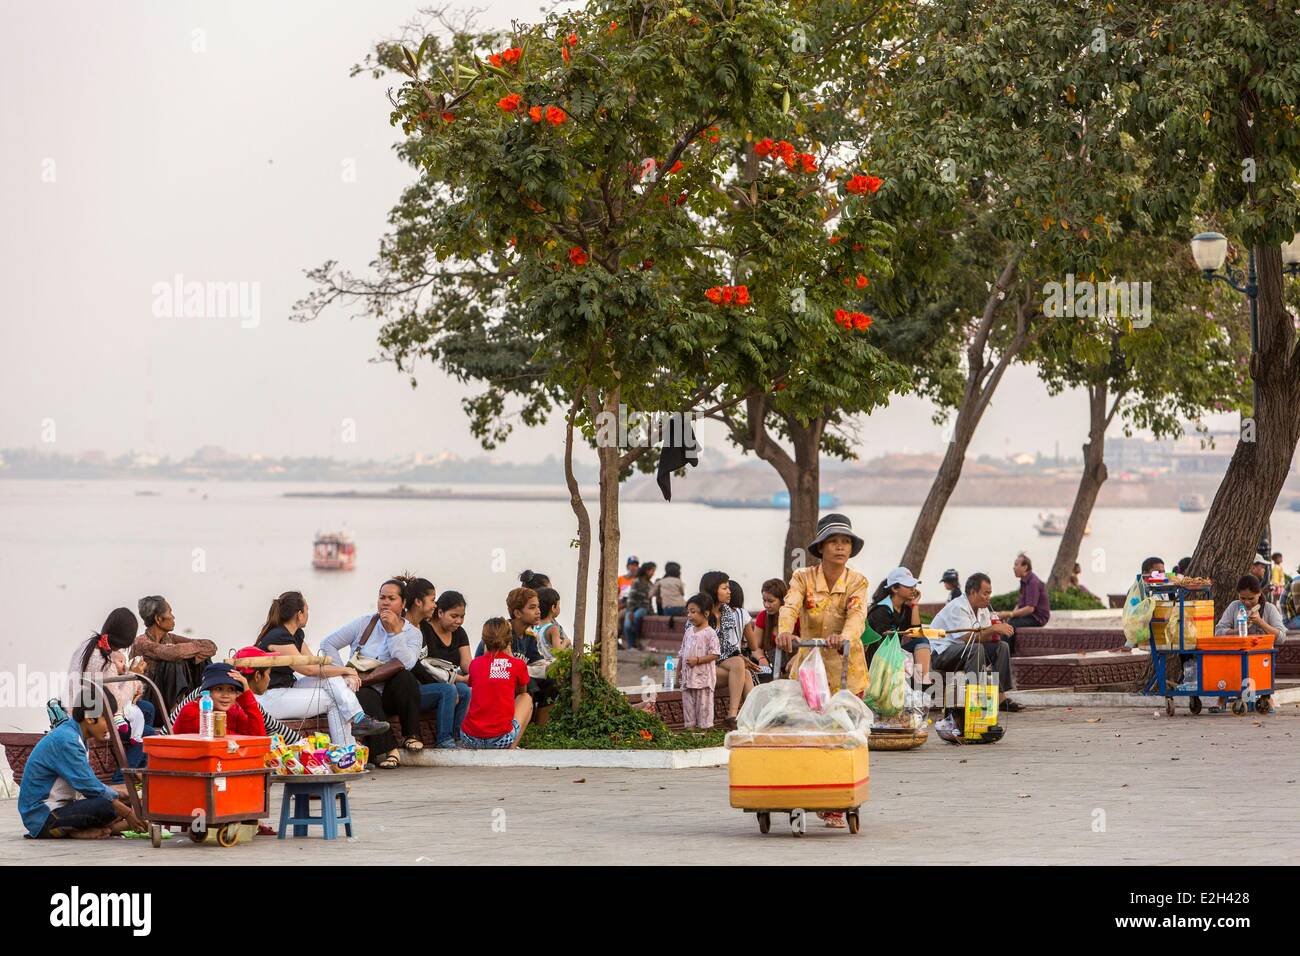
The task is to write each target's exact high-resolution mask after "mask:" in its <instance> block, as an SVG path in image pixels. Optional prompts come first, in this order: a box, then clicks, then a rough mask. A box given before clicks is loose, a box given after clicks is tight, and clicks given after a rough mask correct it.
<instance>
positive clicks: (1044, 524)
mask: <svg viewBox="0 0 1300 956" xmlns="http://www.w3.org/2000/svg"><path fill="white" fill-rule="evenodd" d="M1068 521H1069V518H1068V517H1066V516H1065V515H1063V514H1059V513H1058V512H1055V511H1040V512H1038V520H1037V521H1035V522H1034V530H1036V531H1037V532H1038V533H1039V534H1043V535H1047V536H1049V537H1053V538H1059V537H1060V536H1061V535H1063V534H1065V526H1066V524H1067V523H1068ZM1083 533H1084V534H1092V522H1088V523H1087V524H1086V525H1084V526H1083Z"/></svg>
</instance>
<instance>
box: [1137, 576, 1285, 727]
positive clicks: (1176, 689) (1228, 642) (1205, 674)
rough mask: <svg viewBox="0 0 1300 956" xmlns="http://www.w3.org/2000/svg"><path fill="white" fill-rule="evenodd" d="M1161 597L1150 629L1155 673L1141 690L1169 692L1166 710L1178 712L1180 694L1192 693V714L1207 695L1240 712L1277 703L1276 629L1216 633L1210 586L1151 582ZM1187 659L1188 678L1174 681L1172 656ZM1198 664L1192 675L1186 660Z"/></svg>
mask: <svg viewBox="0 0 1300 956" xmlns="http://www.w3.org/2000/svg"><path fill="white" fill-rule="evenodd" d="M1146 587H1147V589H1148V591H1149V592H1150V594H1151V595H1152V596H1153V597H1155V598H1156V602H1157V603H1156V612H1155V613H1154V614H1153V615H1152V618H1151V622H1150V624H1149V625H1148V629H1149V647H1150V651H1151V662H1152V675H1151V680H1150V681H1148V682H1147V684H1146V686H1145V687H1144V688H1143V690H1142V692H1143V693H1144V694H1148V695H1151V696H1163V697H1164V698H1165V713H1166V714H1168V715H1169V716H1170V717H1172V716H1174V714H1175V713H1176V712H1177V705H1176V703H1175V702H1176V700H1177V699H1178V698H1179V697H1185V698H1187V708H1188V710H1189V711H1190V712H1191V713H1192V715H1193V716H1195V715H1197V714H1200V713H1201V711H1202V709H1203V708H1204V698H1211V699H1215V700H1218V701H1219V703H1220V705H1222V706H1226V707H1228V708H1229V709H1230V710H1231V711H1232V713H1233V714H1235V715H1237V716H1238V717H1240V716H1242V715H1244V714H1245V713H1246V712H1247V711H1248V710H1254V711H1255V712H1256V713H1260V714H1266V713H1268V712H1269V711H1270V710H1272V709H1273V690H1274V687H1273V672H1274V666H1273V664H1274V647H1273V637H1272V636H1271V635H1259V634H1252V635H1247V636H1244V637H1243V636H1239V635H1236V634H1230V635H1216V634H1215V633H1214V621H1215V618H1214V602H1213V600H1211V598H1210V590H1209V587H1185V586H1183V585H1180V584H1177V583H1170V584H1148V585H1146ZM1174 655H1177V656H1178V657H1179V658H1180V659H1181V661H1182V663H1183V674H1184V677H1183V681H1182V682H1181V683H1179V684H1176V685H1174V684H1171V682H1170V678H1169V662H1170V658H1171V657H1173V656H1174ZM1188 664H1191V665H1192V666H1193V667H1194V668H1195V675H1194V679H1188V675H1187V665H1188Z"/></svg>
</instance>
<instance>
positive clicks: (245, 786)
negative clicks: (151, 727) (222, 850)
mask: <svg viewBox="0 0 1300 956" xmlns="http://www.w3.org/2000/svg"><path fill="white" fill-rule="evenodd" d="M232 743H233V744H235V749H234V750H233V751H232V750H231V749H230V745H231V744H232ZM144 749H145V754H146V755H147V757H148V764H147V766H146V768H145V790H144V797H145V807H144V810H145V815H146V816H148V817H152V818H155V819H163V818H168V817H176V818H182V819H189V818H191V817H192V816H193V815H194V813H195V811H196V810H199V811H202V812H203V813H204V814H206V816H207V819H208V821H209V822H214V821H216V820H218V819H221V818H227V817H236V818H244V819H255V818H258V817H264V816H266V815H267V814H268V813H269V809H270V808H269V807H268V806H267V779H268V774H269V771H268V770H267V769H266V766H265V759H266V755H267V753H268V752H269V751H270V749H271V739H270V738H269V737H245V736H242V735H238V734H232V735H231V736H229V737H217V738H214V739H211V740H209V739H206V738H203V737H200V736H198V735H197V734H178V735H174V736H162V735H158V736H154V737H146V738H145V739H144ZM248 771H260V772H255V773H249V772H248Z"/></svg>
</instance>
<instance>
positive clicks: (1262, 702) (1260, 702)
mask: <svg viewBox="0 0 1300 956" xmlns="http://www.w3.org/2000/svg"><path fill="white" fill-rule="evenodd" d="M1272 709H1273V700H1272V698H1271V697H1268V696H1267V695H1266V696H1264V697H1256V698H1255V713H1257V714H1267V713H1268V712H1269V711H1270V710H1272Z"/></svg>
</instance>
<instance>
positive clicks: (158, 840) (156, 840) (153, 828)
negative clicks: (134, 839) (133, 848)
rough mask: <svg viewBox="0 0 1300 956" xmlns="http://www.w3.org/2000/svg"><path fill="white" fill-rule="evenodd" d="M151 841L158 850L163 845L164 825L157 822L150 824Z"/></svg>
mask: <svg viewBox="0 0 1300 956" xmlns="http://www.w3.org/2000/svg"><path fill="white" fill-rule="evenodd" d="M149 843H150V844H151V845H152V846H153V848H154V849H155V850H156V849H158V848H159V847H160V846H162V826H161V825H159V824H157V823H151V824H149Z"/></svg>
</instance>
